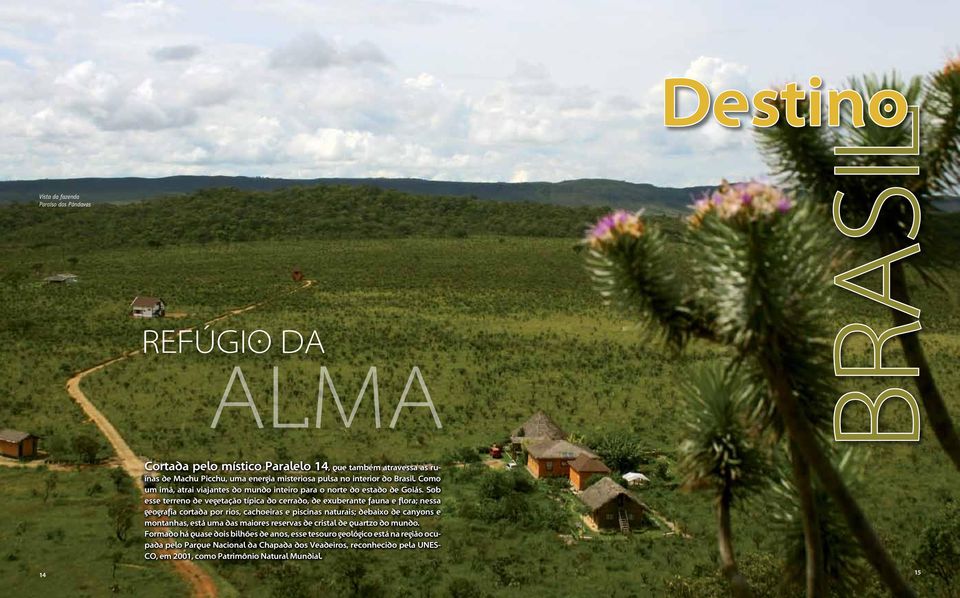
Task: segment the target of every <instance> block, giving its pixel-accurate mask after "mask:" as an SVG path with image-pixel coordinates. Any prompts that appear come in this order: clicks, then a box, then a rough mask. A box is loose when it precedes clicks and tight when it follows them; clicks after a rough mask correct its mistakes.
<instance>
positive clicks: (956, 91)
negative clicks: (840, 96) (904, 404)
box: [758, 58, 960, 470]
mask: <svg viewBox="0 0 960 598" xmlns="http://www.w3.org/2000/svg"><path fill="white" fill-rule="evenodd" d="M850 87H851V88H852V89H857V90H858V91H860V93H861V95H863V96H864V97H868V96H870V95H872V94H873V93H874V92H876V91H878V90H880V89H897V90H899V91H900V92H901V93H903V94H904V96H905V97H906V98H907V101H908V103H909V104H911V105H918V106H920V114H921V139H920V141H921V143H920V155H919V156H853V155H847V156H835V155H834V147H836V146H857V147H864V146H887V147H892V146H899V147H906V146H910V145H911V143H910V142H911V135H912V130H911V127H912V118H908V119H907V120H906V121H904V122H903V123H902V124H901V125H899V126H896V127H889V128H885V127H880V126H878V125H877V124H876V123H874V122H872V121H871V120H870V119H869V117H866V118H865V121H866V122H865V126H863V127H855V126H854V125H853V124H852V123H851V121H850V119H849V118H845V119H842V120H841V127H839V128H837V129H830V128H827V127H810V126H805V127H791V126H789V125H787V124H786V123H780V124H778V125H776V126H774V127H771V128H768V129H758V136H759V143H760V147H761V149H762V150H763V155H764V156H766V157H767V160H768V162H769V164H770V166H771V167H772V168H773V170H774V171H775V173H776V174H777V175H778V176H779V177H780V179H781V182H782V183H783V184H785V185H787V186H791V187H794V188H795V189H797V190H798V191H802V193H803V198H804V199H808V200H809V201H812V202H816V203H820V204H826V205H832V204H833V200H834V194H835V193H836V192H837V191H842V192H843V193H844V196H845V197H844V200H843V201H842V203H841V212H840V215H841V217H842V218H843V220H844V222H847V223H852V224H853V225H854V226H860V225H861V224H862V223H864V222H866V220H867V216H868V214H869V212H870V209H871V207H872V206H873V203H874V200H875V199H876V198H877V197H878V196H879V194H880V193H882V192H883V191H884V190H885V189H888V188H890V187H903V188H905V189H908V190H910V191H911V192H912V193H913V194H914V195H915V196H916V198H917V200H918V202H919V205H920V211H921V214H920V216H921V218H922V216H923V215H926V214H927V213H928V212H930V211H931V210H932V209H933V208H932V202H933V200H934V199H936V198H937V197H940V196H944V195H949V194H954V193H956V192H957V186H958V183H960V58H954V59H952V60H950V61H948V62H947V64H946V66H945V67H944V68H943V69H941V70H938V71H936V72H933V73H931V74H929V75H927V76H926V77H923V78H920V77H915V78H913V79H910V80H909V81H904V80H903V79H902V78H900V77H899V76H898V75H896V74H890V75H885V76H883V77H876V76H866V77H860V78H854V79H852V80H851V82H850ZM865 164H871V165H891V166H897V165H899V166H903V165H919V167H920V174H919V176H912V175H875V176H838V175H835V174H834V166H856V165H865ZM913 219H914V216H913V213H912V207H911V206H910V204H909V203H908V202H906V201H897V200H893V201H887V202H886V204H884V208H883V210H882V211H881V212H880V217H879V218H878V220H877V222H876V224H875V225H874V228H873V230H872V231H871V233H870V238H872V239H873V240H874V242H875V243H876V247H878V248H879V250H880V251H881V252H882V253H883V254H884V255H886V254H889V253H892V252H893V251H896V250H897V249H900V248H901V247H903V246H905V245H907V244H910V243H913V241H912V240H910V239H909V238H908V237H907V236H906V232H907V231H909V229H910V226H911V224H912V222H913ZM924 244H925V246H926V249H927V251H925V252H924V253H923V254H922V257H923V258H924V259H920V258H919V257H918V258H913V259H911V260H909V261H908V262H907V263H909V265H910V266H911V267H913V268H915V269H916V270H917V272H918V273H919V274H920V275H921V276H922V277H923V278H924V279H925V280H927V281H928V282H932V283H934V284H936V283H937V277H936V275H935V274H936V269H935V266H936V261H937V260H936V257H937V256H938V252H937V251H936V245H937V239H936V238H930V237H929V236H927V237H925V238H924ZM929 256H935V258H934V259H933V260H931V259H929ZM941 257H946V256H941ZM890 284H891V295H892V296H893V297H894V298H896V299H897V300H898V301H901V302H903V303H907V304H910V294H909V288H908V285H907V275H906V270H905V268H904V262H902V261H895V262H893V263H891V265H890ZM891 314H892V319H893V322H894V324H895V325H897V326H902V325H905V324H909V323H911V322H912V321H913V318H912V317H911V316H910V315H908V314H906V313H903V312H901V311H899V310H896V309H891ZM898 339H899V342H900V344H901V346H902V347H903V351H904V356H905V358H906V361H907V364H908V365H909V366H910V367H913V368H918V369H919V372H920V374H919V376H918V377H917V390H918V393H919V395H920V399H921V402H922V403H923V406H924V410H925V411H926V417H927V421H928V422H929V423H930V426H931V427H932V428H933V431H934V434H935V435H936V437H937V440H938V442H939V443H940V446H941V447H942V448H943V450H944V451H945V452H946V453H947V454H948V455H949V457H950V459H951V460H952V461H953V464H954V466H955V467H956V468H957V469H958V470H960V435H958V433H957V430H956V428H955V427H954V424H953V421H952V419H951V417H950V414H949V411H948V410H947V407H946V403H945V401H944V399H943V396H942V394H941V393H940V390H939V388H938V387H937V384H936V380H935V378H934V376H933V372H932V370H931V368H930V364H929V363H928V362H927V358H926V355H925V353H924V350H923V344H922V343H921V342H920V339H919V338H918V336H917V335H916V334H901V335H899V336H898Z"/></svg>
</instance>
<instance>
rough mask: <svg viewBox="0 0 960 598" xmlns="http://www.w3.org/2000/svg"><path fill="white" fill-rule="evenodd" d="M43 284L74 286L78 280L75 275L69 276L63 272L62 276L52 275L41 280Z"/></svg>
mask: <svg viewBox="0 0 960 598" xmlns="http://www.w3.org/2000/svg"><path fill="white" fill-rule="evenodd" d="M43 280H44V282H46V283H49V284H74V283H76V282H78V281H79V280H80V278H79V277H78V276H77V275H76V274H70V273H68V272H64V273H62V274H54V275H53V276H48V277H46V278H44V279H43Z"/></svg>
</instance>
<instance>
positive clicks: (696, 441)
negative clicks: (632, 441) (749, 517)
mask: <svg viewBox="0 0 960 598" xmlns="http://www.w3.org/2000/svg"><path fill="white" fill-rule="evenodd" d="M687 396H688V401H689V404H688V407H687V411H688V414H687V421H688V426H689V428H690V431H689V434H688V436H687V439H686V440H685V441H684V442H683V444H682V445H681V446H680V463H679V467H680V470H681V472H682V482H681V484H682V487H683V488H685V489H687V490H709V491H711V492H713V494H714V497H715V498H714V500H715V503H716V509H717V539H718V543H719V548H720V561H721V565H722V569H723V574H724V576H725V577H726V578H727V579H728V580H729V582H730V585H731V588H732V590H733V594H734V595H735V596H737V597H738V598H743V597H746V596H751V595H752V592H751V590H750V587H749V585H748V584H747V580H746V578H744V577H743V575H742V574H741V573H740V571H739V570H738V569H737V564H736V560H735V558H734V552H733V531H732V529H731V525H730V509H731V508H732V506H733V503H734V500H735V499H741V498H743V497H744V496H745V495H747V494H748V493H749V492H752V491H755V490H756V489H757V488H759V487H761V485H762V484H763V483H764V482H766V480H767V478H766V475H765V474H766V472H767V468H766V466H765V464H764V458H763V456H762V454H761V453H760V451H759V450H757V449H756V448H755V447H754V446H753V444H752V442H751V440H750V438H749V435H748V432H747V429H746V425H745V418H744V417H743V415H742V414H741V412H740V406H741V403H742V397H743V396H744V392H743V390H742V389H741V388H740V387H739V386H738V382H737V380H736V378H735V377H734V376H733V375H731V373H730V372H724V371H722V370H719V369H718V368H712V369H706V370H704V371H703V372H701V373H700V375H699V376H698V377H696V378H695V380H694V383H693V384H692V385H691V386H690V388H689V389H688V393H687Z"/></svg>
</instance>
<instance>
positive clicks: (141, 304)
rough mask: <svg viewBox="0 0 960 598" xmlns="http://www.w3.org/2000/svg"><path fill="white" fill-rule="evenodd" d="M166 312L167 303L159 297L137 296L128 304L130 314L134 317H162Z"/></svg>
mask: <svg viewBox="0 0 960 598" xmlns="http://www.w3.org/2000/svg"><path fill="white" fill-rule="evenodd" d="M166 313H167V305H166V304H165V303H164V302H163V299H160V298H159V297H143V296H138V297H136V298H135V299H134V300H133V303H131V304H130V315H131V316H133V317H134V318H162V317H163V316H164V315H165V314H166Z"/></svg>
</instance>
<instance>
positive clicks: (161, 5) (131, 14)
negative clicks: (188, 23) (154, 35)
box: [103, 0, 180, 23]
mask: <svg viewBox="0 0 960 598" xmlns="http://www.w3.org/2000/svg"><path fill="white" fill-rule="evenodd" d="M179 12H180V9H179V8H177V7H176V6H174V5H173V4H171V3H169V2H166V0H141V1H139V2H119V3H116V4H114V6H113V8H111V9H109V10H107V11H105V12H104V13H103V16H105V17H107V18H108V19H116V20H118V21H139V22H141V23H142V22H143V21H144V20H155V19H164V18H168V17H172V16H174V15H176V14H178V13H179Z"/></svg>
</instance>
